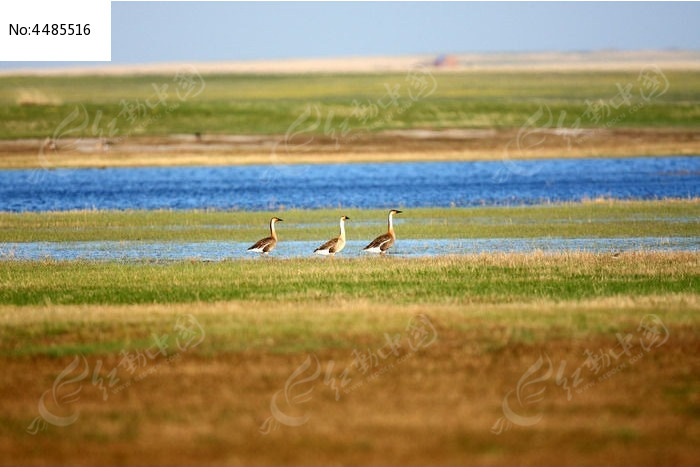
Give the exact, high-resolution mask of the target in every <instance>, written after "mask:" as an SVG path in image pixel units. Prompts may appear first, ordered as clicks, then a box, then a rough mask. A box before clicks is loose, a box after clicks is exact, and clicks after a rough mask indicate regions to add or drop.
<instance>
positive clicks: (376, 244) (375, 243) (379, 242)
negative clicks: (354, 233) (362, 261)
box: [363, 233, 394, 251]
mask: <svg viewBox="0 0 700 467" xmlns="http://www.w3.org/2000/svg"><path fill="white" fill-rule="evenodd" d="M393 240H394V239H393V238H391V235H389V234H388V233H385V234H384V235H380V236H379V237H377V238H375V239H374V240H372V243H370V244H369V245H367V246H366V247H364V248H363V250H371V249H372V248H379V249H380V250H382V251H384V250H386V249H387V248H389V247H390V246H391V245H392V244H393V243H394V242H393Z"/></svg>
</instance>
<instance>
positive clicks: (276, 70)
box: [0, 50, 700, 76]
mask: <svg viewBox="0 0 700 467" xmlns="http://www.w3.org/2000/svg"><path fill="white" fill-rule="evenodd" d="M440 57H442V59H441V58H440ZM445 58H447V59H445ZM651 64H654V65H657V66H659V67H662V68H663V69H664V70H699V71H700V51H693V50H669V51H654V50H642V51H617V50H601V51H590V52H527V53H513V52H500V53H455V54H439V53H436V54H433V55H406V56H371V57H342V58H340V57H339V58H293V59H280V60H249V61H222V62H197V61H191V62H178V63H143V64H99V65H95V66H69V67H57V68H52V67H49V68H21V69H15V70H1V69H0V76H90V75H97V76H122V75H154V74H155V75H158V74H172V73H175V72H176V71H177V70H178V69H180V68H181V67H182V66H183V65H192V66H194V67H195V68H196V69H197V71H198V72H199V73H201V74H304V73H348V74H353V73H358V74H359V73H391V72H396V73H399V72H406V71H408V70H410V69H412V68H415V67H419V66H425V67H428V68H429V69H431V70H434V71H435V72H438V73H449V72H489V71H491V72H493V71H498V72H504V73H505V72H511V71H512V72H524V71H533V72H538V71H557V70H561V71H626V70H639V69H641V68H642V67H644V66H647V65H651Z"/></svg>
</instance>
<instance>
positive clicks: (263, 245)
mask: <svg viewBox="0 0 700 467" xmlns="http://www.w3.org/2000/svg"><path fill="white" fill-rule="evenodd" d="M275 222H283V221H282V219H280V218H279V217H273V218H272V219H270V236H269V237H265V238H263V239H262V240H258V242H257V243H256V244H255V245H253V246H251V247H250V248H248V251H253V252H255V253H260V254H263V255H266V254H268V253H270V252H271V251H272V250H273V249H274V248H275V246H277V232H275Z"/></svg>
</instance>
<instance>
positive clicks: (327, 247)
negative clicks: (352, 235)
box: [314, 216, 350, 256]
mask: <svg viewBox="0 0 700 467" xmlns="http://www.w3.org/2000/svg"><path fill="white" fill-rule="evenodd" d="M348 219H350V218H349V217H348V216H343V217H341V218H340V236H339V237H336V238H334V239H332V240H328V241H327V242H326V243H324V244H323V245H321V246H320V247H318V248H316V249H315V250H314V253H316V254H317V255H325V256H327V255H331V256H334V255H335V254H336V253H340V252H341V251H342V250H343V248H345V221H346V220H348Z"/></svg>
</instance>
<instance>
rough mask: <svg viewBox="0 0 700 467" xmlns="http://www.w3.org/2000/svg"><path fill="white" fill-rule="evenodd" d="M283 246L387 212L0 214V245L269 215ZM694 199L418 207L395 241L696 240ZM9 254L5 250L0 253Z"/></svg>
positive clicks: (253, 227) (215, 231)
mask: <svg viewBox="0 0 700 467" xmlns="http://www.w3.org/2000/svg"><path fill="white" fill-rule="evenodd" d="M275 215H277V216H279V217H282V218H283V219H284V223H283V224H280V225H279V226H278V232H279V235H280V239H281V241H284V240H319V239H323V238H326V237H328V238H331V236H332V235H336V233H337V225H338V219H339V218H340V216H342V215H347V216H349V217H350V221H348V224H347V229H348V238H349V239H352V240H354V239H365V238H366V239H371V238H374V236H376V235H377V234H378V233H380V232H381V231H382V230H383V229H384V228H385V225H386V211H385V210H378V209H375V210H371V209H363V210H357V209H319V210H288V211H283V212H280V211H269V212H246V211H66V212H42V213H28V212H26V213H9V212H4V213H0V242H36V241H59V242H61V241H91V240H143V241H205V240H230V241H254V240H257V239H258V238H260V235H261V234H262V233H264V232H265V231H266V228H267V227H266V226H267V224H268V222H269V220H270V217H272V216H275ZM699 218H700V201H698V200H697V199H687V200H658V201H614V200H594V201H589V202H584V203H567V204H552V205H538V206H522V207H484V208H444V209H442V208H417V209H408V210H406V211H405V212H404V213H402V214H401V215H400V216H397V218H396V229H397V235H398V236H399V238H418V239H419V238H532V237H543V236H544V237H547V236H551V237H643V236H659V237H673V236H681V237H685V236H687V237H697V236H700V222H698V219H699ZM4 253H5V254H8V253H9V252H4Z"/></svg>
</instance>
